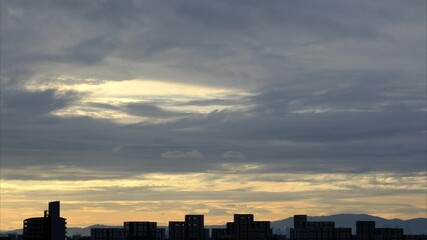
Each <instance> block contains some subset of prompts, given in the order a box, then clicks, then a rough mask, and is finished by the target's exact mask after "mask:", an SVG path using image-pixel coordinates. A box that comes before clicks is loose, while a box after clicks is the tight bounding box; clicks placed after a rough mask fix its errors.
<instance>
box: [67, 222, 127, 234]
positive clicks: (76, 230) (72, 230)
mask: <svg viewBox="0 0 427 240" xmlns="http://www.w3.org/2000/svg"><path fill="white" fill-rule="evenodd" d="M122 227H123V226H107V225H100V224H96V225H92V226H89V227H85V228H79V227H74V228H68V229H67V236H73V235H79V234H80V235H81V236H90V229H91V228H122Z"/></svg>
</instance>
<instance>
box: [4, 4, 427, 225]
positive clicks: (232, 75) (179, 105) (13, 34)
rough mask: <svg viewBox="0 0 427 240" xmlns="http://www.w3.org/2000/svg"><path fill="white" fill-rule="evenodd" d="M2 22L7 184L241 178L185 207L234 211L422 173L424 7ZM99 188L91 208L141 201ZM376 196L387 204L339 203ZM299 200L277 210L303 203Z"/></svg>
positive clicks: (100, 9)
mask: <svg viewBox="0 0 427 240" xmlns="http://www.w3.org/2000/svg"><path fill="white" fill-rule="evenodd" d="M0 9H1V39H2V43H1V45H0V49H1V61H0V63H1V84H2V85H1V87H2V88H1V164H2V169H1V170H2V174H1V178H2V180H3V181H5V182H11V183H12V182H14V181H16V182H20V181H35V182H37V181H40V182H39V183H40V184H42V182H43V181H49V180H52V181H53V180H55V181H63V182H64V183H67V184H68V183H69V182H70V181H71V182H72V181H80V180H83V181H97V180H99V181H102V180H106V179H110V180H120V179H121V180H123V181H124V180H126V181H127V180H129V179H133V178H136V179H137V178H139V177H140V176H141V175H146V174H166V173H167V174H171V176H174V175H175V174H176V175H181V174H196V173H200V174H206V175H209V174H220V175H221V174H225V175H228V174H232V175H236V176H239V178H240V179H246V181H247V185H246V186H242V188H247V189H246V190H245V191H241V192H232V193H231V192H228V191H227V190H225V188H224V189H223V190H224V191H223V192H221V193H218V192H215V193H214V194H210V193H208V192H204V191H201V188H197V189H195V190H194V191H195V192H194V193H193V194H191V196H201V197H200V198H199V197H197V198H198V199H204V200H208V199H210V200H212V201H214V200H218V201H219V200H224V201H229V202H228V203H227V204H231V202H237V203H236V204H237V205H238V202H239V200H238V199H247V201H250V202H257V201H258V202H263V201H277V200H280V199H282V196H284V195H286V194H287V187H286V186H287V185H286V184H285V183H286V179H283V178H280V179H277V175H281V174H282V175H284V176H287V175H288V174H301V176H310V175H305V174H314V175H311V176H315V175H316V174H344V176H354V175H358V174H360V175H366V174H392V175H393V176H394V175H397V176H399V178H398V179H400V180H396V181H395V182H394V183H393V184H396V185H401V186H406V185H405V184H404V182H405V177H403V176H408V177H410V176H417V179H418V178H422V176H423V173H425V172H426V144H427V143H426V137H425V136H426V111H427V106H426V67H425V66H426V45H425V42H426V12H425V9H426V2H425V1H423V0H419V1H418V0H415V1H410V2H407V1H406V2H405V1H398V0H387V1H374V2H373V1H336V2H331V1H323V0H319V1H310V2H303V1H272V2H268V3H266V2H262V3H261V2H259V1H226V0H224V1H222V0H221V1H209V2H208V1H190V0H188V1H178V2H168V3H167V4H166V3H164V2H159V1H126V0H125V1H91V2H87V1H3V2H2V5H1V8H0ZM420 174H421V177H420ZM424 175H425V174H424ZM272 176H274V179H276V180H277V181H278V182H280V183H281V184H283V188H284V189H283V193H277V194H276V193H274V194H273V193H271V194H266V195H263V196H262V197H259V196H258V193H257V189H258V187H259V186H256V187H254V186H249V185H250V184H251V183H252V182H257V181H258V180H257V178H267V179H270V178H272ZM276 180H274V181H276ZM418 180H419V179H418ZM418 180H417V181H418ZM202 181H209V180H208V179H203V180H202ZM234 181H236V179H229V181H225V182H222V183H221V184H223V185H224V186H225V185H228V184H234ZM304 181H306V182H311V183H313V184H315V183H316V181H318V180H317V179H315V178H314V177H313V178H308V179H305V180H304ZM337 181H344V179H341V180H337ZM221 184H219V183H218V184H217V185H221ZM374 185H375V184H374ZM6 186H14V185H13V184H12V185H6ZM417 186H419V188H418V189H414V190H413V191H415V193H416V194H418V195H417V196H420V194H421V193H420V192H419V191H420V190H422V189H423V187H422V186H421V185H417ZM110 187H111V186H108V187H106V189H104V188H102V189H99V190H100V192H99V193H102V195H99V198H100V199H101V198H102V199H104V200H108V199H110V200H111V201H116V200H117V199H116V198H115V197H114V196H112V195H108V194H107V193H108V192H118V191H123V193H128V198H127V199H121V200H123V201H125V200H128V201H135V200H137V199H138V198H146V197H147V196H140V195H133V194H132V192H133V191H140V190H141V189H139V188H129V189H128V188H127V187H126V188H125V187H124V188H122V189H119V190H117V189H110ZM138 187H143V188H145V187H147V185H145V183H144V184H142V185H138ZM331 187H332V186H331ZM346 187H348V186H347V185H346ZM384 188H386V190H387V191H395V189H388V187H378V188H377V189H375V188H373V189H370V191H369V192H366V191H364V190H357V189H356V188H355V186H352V187H350V188H349V189H347V190H348V191H346V192H344V194H348V193H349V192H353V191H355V194H356V195H357V196H358V197H360V198H361V199H363V198H364V197H366V196H380V195H381V194H385V193H384V191H386V190H384ZM8 189H9V188H8ZM350 189H351V190H350ZM424 189H425V186H424ZM9 190H10V191H11V192H14V191H15V190H13V187H11V188H10V189H9ZM9 190H8V191H9ZM149 191H154V192H155V191H156V190H151V189H149ZM149 191H148V192H149ZM268 191H270V190H268ZM268 191H267V190H266V192H268ZM148 192H147V194H148ZM357 193H360V194H359V195H358V194H357ZM14 194H15V192H14ZM73 194H77V195H87V193H86V192H84V191H82V192H79V193H76V192H72V193H71V195H73ZM168 194H169V195H167V196H165V195H164V194H163V193H161V194H157V193H156V194H153V195H150V196H149V197H148V198H149V199H150V200H156V199H157V200H162V199H163V200H164V201H169V200H172V199H180V200H182V201H183V202H184V201H187V200H189V199H188V196H187V198H185V197H184V196H183V195H185V193H183V192H181V190H180V189H176V188H175V187H172V188H171V189H170V191H169V193H168ZM301 194H302V195H298V196H292V197H290V196H289V199H288V198H287V199H284V198H283V199H282V200H283V201H293V200H294V199H297V198H304V199H312V200H313V199H314V198H315V196H314V195H313V194H315V193H314V192H311V190H307V192H304V193H301ZM337 194H338V193H337ZM393 194H394V195H396V196H399V195H401V196H403V195H405V194H409V193H405V192H402V190H399V192H393ZM411 194H412V193H411ZM124 195H126V194H124ZM11 196H12V195H7V196H6V197H4V198H6V200H7V202H9V201H11V199H9V197H10V198H12V197H11ZM333 197H334V196H331V199H332V198H333ZM353 197H355V196H353ZM4 198H3V199H4ZM41 198H43V199H44V200H47V199H49V196H43V197H41ZM124 198H126V197H124ZM190 198H191V197H190ZM261 198H262V199H261ZM290 198H293V199H290ZM66 199H67V200H69V201H70V204H71V202H73V201H77V200H78V199H74V197H73V198H70V196H68V197H66ZM100 199H96V196H93V198H92V197H91V198H87V199H81V198H80V200H81V201H86V203H87V204H89V202H92V201H100ZM414 199H415V198H414ZM417 199H419V198H417ZM327 200H328V197H324V196H322V197H321V200H319V201H327ZM313 201H314V200H313ZM361 201H362V200H361ZM414 201H415V200H414ZM417 201H418V200H417ZM319 203H320V202H319ZM159 204H160V203H159ZM218 204H219V203H218ZM224 204H225V203H224ZM289 204H290V207H291V208H292V207H293V206H294V205H292V204H291V203H289ZM340 204H343V206H344V205H345V203H344V202H342V203H340ZM369 204H371V205H370V206H374V202H370V203H369ZM396 204H397V203H396ZM417 204H418V202H417V203H415V202H413V205H412V206H404V207H402V206H400V207H396V208H393V209H399V210H398V211H400V213H399V214H400V215H399V216H406V217H407V216H409V215H410V214H412V213H413V212H416V211H417V210H419V209H420V208H421V209H425V208H426V206H425V204H424V205H421V206H420V205H419V204H418V205H417ZM113 205H114V204H113ZM160 205H161V204H160ZM160 205H159V206H158V207H159V208H162V209H167V206H171V203H167V204H166V205H162V206H160ZM314 205H315V204H312V206H314ZM7 206H9V205H7ZM7 206H6V207H7ZM130 206H133V205H130ZM197 206H199V207H200V208H206V206H201V205H197ZM224 206H225V205H224ZM227 206H230V205H227ZM396 206H397V205H396ZM9 207H10V209H12V208H13V207H12V205H10V206H9ZM110 207H111V206H110ZM113 207H115V206H113ZM113 207H111V208H113ZM241 207H242V206H241ZM252 207H253V208H252V209H253V211H255V212H258V213H260V214H261V213H262V211H261V207H259V206H257V207H255V205H252ZM105 208H108V206H106V205H105ZM254 208H255V209H254ZM209 209H210V210H212V214H214V213H215V212H217V213H220V212H221V213H222V214H224V213H226V212H230V211H232V209H241V208H233V207H226V208H224V209H226V210H224V209H217V208H215V207H214V204H210V207H209ZM311 209H312V208H311ZM342 209H345V207H343V208H342ZM348 209H355V208H354V206H353V205H352V206H351V207H350V205H349V208H348ZM356 209H361V208H356ZM405 209H406V210H405ZM414 209H415V210H414ZM11 211H12V210H11ZM249 211H251V210H249ZM396 211H397V210H396ZM419 212H421V211H419ZM264 213H265V212H264ZM266 214H267V213H266ZM382 214H385V215H387V214H390V213H386V212H383V213H382ZM393 216H395V215H393ZM5 227H6V228H7V227H9V226H6V225H5V226H3V225H2V228H5Z"/></svg>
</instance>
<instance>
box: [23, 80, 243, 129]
mask: <svg viewBox="0 0 427 240" xmlns="http://www.w3.org/2000/svg"><path fill="white" fill-rule="evenodd" d="M70 78H71V79H74V78H72V77H69V76H60V77H58V78H57V79H56V80H55V81H50V82H47V83H44V84H43V83H42V84H40V83H34V82H33V83H31V84H28V85H27V86H26V89H27V90H29V91H40V90H47V89H55V90H57V91H59V92H64V91H75V92H79V93H82V98H81V99H80V100H79V101H76V102H74V103H73V105H71V106H68V107H66V108H63V109H59V110H57V111H55V112H53V113H52V114H54V115H56V116H58V117H76V116H86V117H91V118H97V119H109V120H112V121H115V122H117V123H136V122H143V121H144V122H150V123H156V122H167V121H176V120H178V119H179V117H176V118H173V117H168V118H167V119H159V117H157V118H153V117H150V116H149V115H134V114H129V113H127V112H125V111H123V109H121V106H122V105H124V104H128V103H143V104H154V105H156V106H157V107H159V108H161V109H163V110H167V111H172V112H177V113H196V114H197V113H199V114H206V113H209V112H212V111H214V110H223V109H229V108H233V109H234V110H242V109H244V108H245V106H236V105H227V104H224V105H220V104H212V105H204V106H194V105H191V106H189V105H185V104H183V103H186V102H190V101H194V100H202V101H204V100H236V98H237V99H238V98H239V97H244V96H248V95H250V93H249V92H245V91H241V90H237V89H229V88H219V87H211V86H202V85H194V84H188V83H176V82H167V81H158V80H143V79H133V80H124V81H108V80H107V81H100V80H98V81H97V80H95V79H74V80H75V81H74V82H73V81H69V79H70ZM91 103H97V104H108V105H111V106H114V107H116V108H115V109H106V108H102V107H96V106H93V105H90V104H91Z"/></svg>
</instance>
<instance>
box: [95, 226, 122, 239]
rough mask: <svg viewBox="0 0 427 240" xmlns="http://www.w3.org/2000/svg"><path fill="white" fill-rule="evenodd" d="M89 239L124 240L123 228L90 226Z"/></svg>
mask: <svg viewBox="0 0 427 240" xmlns="http://www.w3.org/2000/svg"><path fill="white" fill-rule="evenodd" d="M90 239H91V240H124V230H123V228H91V229H90Z"/></svg>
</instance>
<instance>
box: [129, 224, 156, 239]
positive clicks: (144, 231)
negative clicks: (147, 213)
mask: <svg viewBox="0 0 427 240" xmlns="http://www.w3.org/2000/svg"><path fill="white" fill-rule="evenodd" d="M156 233H157V222H125V223H124V237H125V240H156Z"/></svg>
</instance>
